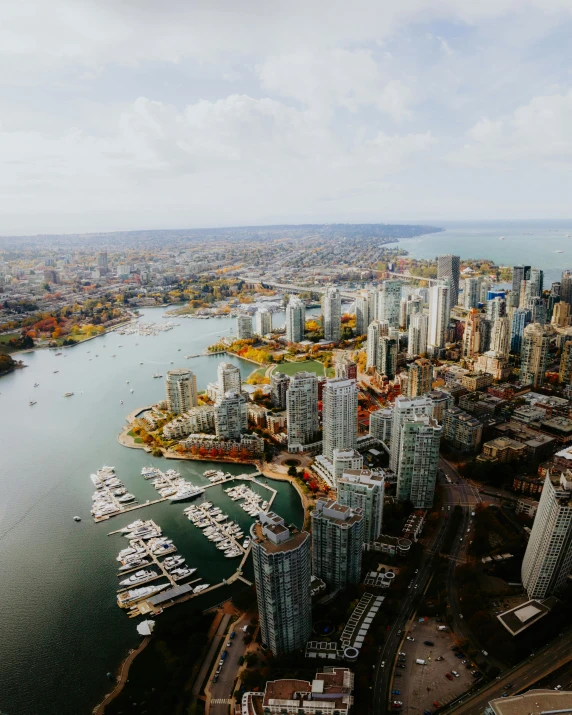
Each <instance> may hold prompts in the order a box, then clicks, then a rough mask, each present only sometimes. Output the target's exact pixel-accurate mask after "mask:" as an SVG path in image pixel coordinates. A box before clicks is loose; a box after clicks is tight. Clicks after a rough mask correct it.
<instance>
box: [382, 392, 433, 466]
mask: <svg viewBox="0 0 572 715" xmlns="http://www.w3.org/2000/svg"><path fill="white" fill-rule="evenodd" d="M415 415H427V416H428V417H432V416H433V403H432V402H431V400H430V399H429V398H428V397H411V398H409V397H404V396H403V395H400V396H399V397H397V398H396V400H395V403H394V405H393V419H392V422H391V452H390V455H389V466H390V468H391V469H392V470H393V471H394V472H395V473H397V467H398V464H399V452H400V449H401V428H402V426H403V424H404V422H405V420H407V419H409V418H411V417H414V416H415Z"/></svg>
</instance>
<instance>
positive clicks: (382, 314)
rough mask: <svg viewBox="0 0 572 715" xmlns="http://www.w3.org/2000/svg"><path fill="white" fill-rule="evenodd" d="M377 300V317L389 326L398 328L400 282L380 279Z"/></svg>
mask: <svg viewBox="0 0 572 715" xmlns="http://www.w3.org/2000/svg"><path fill="white" fill-rule="evenodd" d="M377 301H378V303H377V317H378V319H379V320H386V321H387V322H388V323H389V326H390V327H391V328H398V327H399V304H400V301H401V282H400V281H382V282H381V285H380V287H379V292H378V297H377Z"/></svg>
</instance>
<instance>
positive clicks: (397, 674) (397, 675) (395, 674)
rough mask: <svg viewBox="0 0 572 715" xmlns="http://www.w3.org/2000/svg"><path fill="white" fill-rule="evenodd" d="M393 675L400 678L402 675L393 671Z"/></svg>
mask: <svg viewBox="0 0 572 715" xmlns="http://www.w3.org/2000/svg"><path fill="white" fill-rule="evenodd" d="M393 675H394V676H395V677H396V678H401V677H402V676H401V673H394V674H393Z"/></svg>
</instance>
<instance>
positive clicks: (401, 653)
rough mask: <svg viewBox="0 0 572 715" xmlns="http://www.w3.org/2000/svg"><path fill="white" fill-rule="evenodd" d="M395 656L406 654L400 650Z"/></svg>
mask: <svg viewBox="0 0 572 715" xmlns="http://www.w3.org/2000/svg"><path fill="white" fill-rule="evenodd" d="M397 655H407V653H404V652H403V651H402V650H400V651H399V653H398V654H397Z"/></svg>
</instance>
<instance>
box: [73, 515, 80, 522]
mask: <svg viewBox="0 0 572 715" xmlns="http://www.w3.org/2000/svg"><path fill="white" fill-rule="evenodd" d="M73 520H74V521H81V516H74V518H73Z"/></svg>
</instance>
